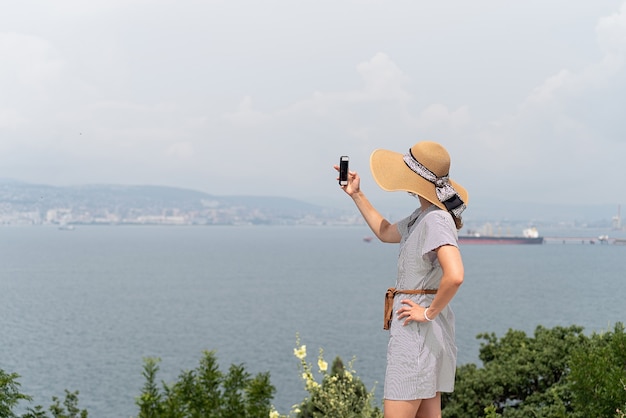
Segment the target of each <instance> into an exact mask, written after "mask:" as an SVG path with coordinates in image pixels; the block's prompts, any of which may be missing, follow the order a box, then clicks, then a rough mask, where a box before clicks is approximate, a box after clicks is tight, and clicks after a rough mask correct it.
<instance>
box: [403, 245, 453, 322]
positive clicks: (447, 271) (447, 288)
mask: <svg viewBox="0 0 626 418" xmlns="http://www.w3.org/2000/svg"><path fill="white" fill-rule="evenodd" d="M435 252H436V253H437V259H438V260H439V264H440V265H441V269H442V270H443V276H442V277H441V283H440V284H439V290H437V295H436V296H435V298H434V299H433V302H432V303H431V305H430V306H427V307H426V306H424V307H423V306H420V305H418V304H417V303H415V302H413V301H412V300H411V299H404V300H402V301H401V303H402V304H403V306H402V307H401V308H400V309H398V319H404V325H408V324H409V323H410V322H411V321H417V322H426V321H432V320H433V319H435V317H436V316H437V315H439V312H441V311H442V310H443V308H445V307H446V305H447V304H448V303H450V301H451V300H452V298H453V297H454V295H455V294H456V291H457V290H459V286H461V284H462V283H463V275H464V270H463V260H462V259H461V252H460V251H459V249H458V248H457V247H455V246H454V245H442V246H441V247H439V248H437V249H436V250H435Z"/></svg>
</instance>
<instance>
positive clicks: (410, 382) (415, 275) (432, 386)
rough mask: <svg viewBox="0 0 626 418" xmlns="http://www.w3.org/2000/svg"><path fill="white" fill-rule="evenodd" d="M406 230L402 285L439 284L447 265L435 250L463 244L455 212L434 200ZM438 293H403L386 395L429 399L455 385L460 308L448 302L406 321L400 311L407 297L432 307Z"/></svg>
mask: <svg viewBox="0 0 626 418" xmlns="http://www.w3.org/2000/svg"><path fill="white" fill-rule="evenodd" d="M397 226H398V230H399V232H400V234H401V235H402V239H401V242H400V255H399V258H398V278H397V281H396V288H397V289H438V288H439V283H440V281H441V276H442V269H441V266H440V265H439V261H438V260H437V256H436V253H435V252H434V251H433V250H435V249H437V248H439V247H440V246H442V245H447V244H449V245H454V246H458V243H457V230H456V227H455V225H454V220H453V219H452V216H451V215H450V214H449V213H448V212H446V211H444V210H441V209H439V208H438V207H437V206H435V205H432V206H430V207H429V208H428V209H426V210H425V211H424V213H422V214H421V215H420V209H419V208H418V209H417V210H416V211H415V212H413V214H411V215H410V216H409V217H407V218H405V219H403V220H402V221H400V222H398V225H397ZM434 297H435V295H419V294H418V295H410V294H397V295H396V296H395V298H394V303H393V305H394V306H393V320H392V322H391V327H390V329H389V344H388V347H387V371H386V374H385V390H384V397H385V399H389V400H414V399H429V398H433V397H434V396H435V395H436V392H452V391H453V390H454V374H455V371H456V351H457V348H456V344H455V340H454V313H453V312H452V309H450V307H449V306H446V308H444V309H443V310H442V311H441V313H440V314H439V315H437V317H436V318H435V320H434V321H432V322H414V321H411V322H410V323H409V325H407V326H403V325H402V324H403V322H404V320H398V318H397V314H396V312H397V311H398V309H400V307H401V306H402V304H401V303H400V301H401V300H403V299H411V300H413V301H415V302H416V303H418V304H419V305H421V306H424V307H426V306H429V305H430V304H431V302H432V300H433V299H434Z"/></svg>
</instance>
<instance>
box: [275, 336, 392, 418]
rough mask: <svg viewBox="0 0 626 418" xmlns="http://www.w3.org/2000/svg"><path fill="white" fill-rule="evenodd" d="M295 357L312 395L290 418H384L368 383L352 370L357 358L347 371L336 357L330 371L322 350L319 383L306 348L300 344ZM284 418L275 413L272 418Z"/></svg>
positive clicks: (292, 412)
mask: <svg viewBox="0 0 626 418" xmlns="http://www.w3.org/2000/svg"><path fill="white" fill-rule="evenodd" d="M296 345H297V346H298V347H296V348H295V349H294V355H295V356H296V357H297V358H298V360H300V365H299V366H300V369H301V371H302V380H303V381H304V386H305V389H306V390H307V392H308V393H309V396H308V397H307V398H306V399H304V400H303V401H302V403H300V404H299V405H295V406H294V409H293V410H292V411H291V414H290V415H289V416H292V414H295V416H296V417H297V418H323V417H341V418H382V412H381V410H380V408H378V407H375V406H373V403H374V390H373V389H372V390H371V391H368V390H367V389H366V387H365V384H364V383H363V382H362V381H361V379H360V378H359V377H358V376H357V375H356V372H355V371H354V369H353V367H352V366H353V362H354V359H353V360H352V361H351V362H350V363H349V365H348V369H346V368H345V367H344V364H343V361H342V360H341V358H339V357H336V358H335V360H334V361H333V364H332V366H331V370H330V372H329V371H328V363H327V362H326V361H325V360H324V351H323V350H322V349H320V350H319V355H318V359H317V367H318V371H319V374H320V375H321V378H322V379H321V383H318V382H317V380H316V379H315V376H314V375H313V367H312V366H311V364H309V363H307V361H306V355H307V354H306V345H300V342H299V341H297V342H296ZM280 417H283V416H282V415H280V414H279V413H278V412H276V411H272V414H271V415H270V418H280Z"/></svg>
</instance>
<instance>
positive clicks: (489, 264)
mask: <svg viewBox="0 0 626 418" xmlns="http://www.w3.org/2000/svg"><path fill="white" fill-rule="evenodd" d="M365 235H368V231H367V230H366V229H365V228H361V227H353V228H340V227H328V228H326V227H316V228H306V227H188V228H187V227H171V228H168V227H79V228H76V229H75V230H74V231H59V230H57V229H56V228H46V227H20V228H17V227H16V228H8V227H5V228H0V332H1V334H0V335H1V337H0V368H1V369H3V370H5V371H6V372H17V373H18V374H20V375H21V378H20V379H19V381H20V383H21V384H22V386H21V389H22V391H23V392H25V393H27V394H30V395H32V396H33V397H34V398H35V399H34V401H35V404H42V405H45V406H47V405H49V404H50V403H51V398H52V396H63V393H64V390H65V389H68V390H71V391H74V390H79V391H80V395H79V400H80V406H81V407H83V408H87V409H88V410H89V413H90V416H92V417H129V416H135V415H136V414H137V407H136V406H135V404H134V402H135V397H136V396H138V395H139V393H140V391H141V387H142V385H143V382H144V381H143V377H142V376H141V372H142V366H143V359H144V358H145V357H159V358H161V371H160V374H159V379H160V380H164V381H166V382H172V381H174V380H175V379H176V377H177V375H178V374H179V373H180V371H181V370H185V369H192V368H195V367H196V366H197V365H198V361H199V359H200V358H201V356H202V351H203V350H216V352H217V357H218V359H219V362H220V365H221V367H222V369H223V370H224V371H225V370H226V369H227V367H228V366H229V365H230V364H232V363H236V364H239V363H245V365H246V369H247V370H248V371H250V372H252V373H257V372H262V371H270V373H271V380H272V383H273V384H274V385H275V386H276V388H277V394H276V396H275V399H274V404H275V406H276V407H277V408H278V409H279V411H280V412H282V413H287V412H288V411H289V409H290V407H291V405H293V404H295V403H297V402H299V401H301V400H302V399H303V398H304V396H305V392H304V390H303V389H302V382H301V381H300V380H299V375H300V373H299V371H298V363H297V360H296V359H295V357H294V356H293V348H294V346H295V340H296V334H299V335H300V339H301V342H302V343H304V344H306V345H307V347H308V352H309V358H310V360H311V361H313V362H314V363H315V361H314V360H315V358H316V355H317V350H318V349H319V348H320V347H323V348H324V351H325V357H326V359H327V360H328V361H329V362H330V361H331V360H332V359H333V358H334V357H335V356H337V355H339V356H341V357H342V358H343V359H344V360H350V359H351V358H352V357H353V356H356V361H355V363H354V367H355V369H356V370H357V373H358V374H359V376H360V377H361V378H362V379H363V380H364V381H365V383H366V384H367V386H368V387H372V386H373V385H375V384H376V387H377V390H376V393H377V395H378V396H380V394H381V393H382V383H383V377H384V367H385V350H386V343H387V333H386V332H385V331H383V330H382V312H383V295H384V291H385V289H386V288H387V287H389V286H392V285H393V284H394V277H395V268H396V264H395V263H396V259H397V251H398V249H397V246H396V245H388V244H381V243H377V242H372V243H369V244H368V243H364V242H363V240H362V238H363V237H364V236H365ZM613 235H614V234H613ZM591 236H597V234H596V233H593V234H591ZM462 253H463V258H464V262H465V268H466V281H465V283H464V285H463V286H462V288H461V290H460V292H459V293H458V295H457V296H456V298H455V299H454V301H453V303H452V306H453V309H454V311H455V313H456V315H457V343H458V346H459V363H467V362H477V361H478V360H477V358H478V349H479V341H478V340H476V338H475V336H476V335H477V334H479V333H482V332H495V333H497V334H498V335H502V334H503V333H504V332H506V330H508V329H509V328H514V329H521V330H524V331H526V332H529V333H532V332H533V330H534V329H535V327H536V326H537V325H538V324H542V325H545V326H547V327H553V326H556V325H571V324H577V325H582V326H584V327H585V329H586V330H587V331H588V332H591V331H602V330H605V329H607V328H611V327H612V326H613V325H614V324H615V322H617V321H625V320H626V308H625V305H624V296H626V294H625V292H624V290H623V289H624V281H625V279H626V278H625V276H626V273H625V272H626V247H623V246H611V245H555V244H550V245H542V246H465V247H463V248H462Z"/></svg>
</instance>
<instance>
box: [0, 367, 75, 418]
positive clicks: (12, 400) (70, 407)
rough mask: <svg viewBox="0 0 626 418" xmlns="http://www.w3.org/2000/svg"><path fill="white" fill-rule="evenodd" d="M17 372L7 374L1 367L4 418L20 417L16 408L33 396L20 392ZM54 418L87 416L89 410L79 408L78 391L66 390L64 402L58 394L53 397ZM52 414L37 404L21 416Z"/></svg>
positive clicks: (0, 398) (0, 411)
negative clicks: (15, 410)
mask: <svg viewBox="0 0 626 418" xmlns="http://www.w3.org/2000/svg"><path fill="white" fill-rule="evenodd" d="M19 377H20V376H19V375H18V374H17V373H11V374H7V373H6V372H5V371H4V370H2V369H0V417H2V418H18V417H20V416H19V415H17V414H16V413H15V412H14V408H15V407H17V406H18V404H19V403H20V402H22V401H25V402H31V401H32V397H31V396H29V395H26V394H23V393H21V392H20V383H19V382H18V380H17V379H18V378H19ZM49 411H50V412H51V413H52V415H51V416H52V418H87V415H88V414H87V410H81V409H79V408H78V391H76V392H69V391H68V390H65V398H64V401H63V404H61V400H60V399H59V398H57V397H56V396H53V397H52V405H51V406H50V407H49ZM49 417H50V415H48V414H47V412H46V411H45V410H44V408H43V406H41V405H37V406H35V407H33V408H31V407H28V408H27V409H26V413H25V414H23V415H21V418H49Z"/></svg>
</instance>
